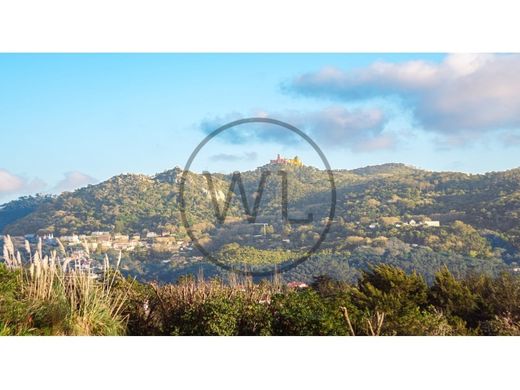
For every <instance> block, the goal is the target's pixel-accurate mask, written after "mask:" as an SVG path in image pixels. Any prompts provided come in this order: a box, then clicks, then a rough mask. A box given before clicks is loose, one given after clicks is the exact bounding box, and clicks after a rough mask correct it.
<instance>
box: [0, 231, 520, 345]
mask: <svg viewBox="0 0 520 390" xmlns="http://www.w3.org/2000/svg"><path fill="white" fill-rule="evenodd" d="M6 247H7V248H6V250H5V251H4V252H5V253H4V258H5V259H6V261H5V264H0V335H135V336H141V335H143V336H148V335H163V336H170V335H208V336H209V335H211V336H268V335H287V336H291V335H316V336H318V335H320V336H326V335H335V336H343V335H352V336H354V335H355V336H377V335H381V336H390V335H431V336H447V335H520V278H519V277H518V276H515V275H510V274H502V275H500V276H498V277H495V278H491V277H489V276H486V275H470V276H468V277H466V278H462V279H457V278H455V277H454V276H453V275H452V274H451V273H449V271H448V270H447V269H445V268H444V269H441V270H440V271H439V272H438V273H437V275H436V278H435V281H434V282H433V284H431V285H428V284H427V283H426V282H425V281H424V280H423V278H422V277H421V276H420V275H418V274H416V273H411V274H409V273H406V272H404V271H403V270H401V269H399V268H396V267H391V266H388V265H380V266H377V267H374V268H373V269H371V270H368V271H365V272H364V273H363V274H362V275H361V277H360V279H359V281H358V282H357V283H356V284H347V283H344V282H339V281H335V280H333V279H331V278H328V277H320V278H317V279H316V281H315V283H313V284H312V286H311V287H308V288H294V287H292V288H291V287H289V286H285V285H282V283H281V282H280V281H279V280H277V279H275V280H273V281H271V282H268V281H263V282H261V283H253V282H252V280H251V279H248V278H245V279H242V280H238V279H237V278H232V277H231V278H230V279H231V280H230V281H229V282H228V283H224V282H222V281H220V280H205V279H204V278H202V277H199V278H192V277H186V278H183V279H181V280H180V281H179V282H178V283H176V284H168V285H158V284H143V283H139V282H137V281H135V280H130V279H124V278H123V277H121V275H120V274H119V273H118V272H117V266H116V269H111V268H110V266H109V264H108V260H106V261H105V267H104V270H103V272H102V275H99V277H98V278H97V279H96V278H94V275H93V273H92V272H91V271H90V270H85V269H82V268H81V267H80V266H78V265H73V264H70V262H69V261H67V260H65V261H62V260H60V259H59V257H58V256H57V255H56V253H53V254H52V255H51V256H43V255H42V253H41V250H38V251H36V253H34V254H31V253H29V257H30V261H29V262H28V263H27V264H25V265H23V264H22V260H21V256H20V255H19V254H15V253H14V249H13V248H12V247H11V246H10V242H9V241H8V242H7V245H6ZM118 263H119V261H118Z"/></svg>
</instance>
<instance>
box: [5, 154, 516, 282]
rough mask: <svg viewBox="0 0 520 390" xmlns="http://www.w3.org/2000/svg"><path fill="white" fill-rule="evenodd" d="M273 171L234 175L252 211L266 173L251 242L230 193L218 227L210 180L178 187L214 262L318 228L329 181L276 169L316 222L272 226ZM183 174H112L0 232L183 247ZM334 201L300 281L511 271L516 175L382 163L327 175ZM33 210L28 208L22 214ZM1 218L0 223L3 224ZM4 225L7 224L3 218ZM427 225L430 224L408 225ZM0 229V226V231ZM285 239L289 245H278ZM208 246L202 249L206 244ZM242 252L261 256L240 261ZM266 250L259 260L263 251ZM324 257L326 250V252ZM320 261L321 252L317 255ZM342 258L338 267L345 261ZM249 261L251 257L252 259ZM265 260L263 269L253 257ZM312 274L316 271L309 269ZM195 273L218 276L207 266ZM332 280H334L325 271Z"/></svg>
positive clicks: (9, 212)
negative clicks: (153, 237) (386, 271)
mask: <svg viewBox="0 0 520 390" xmlns="http://www.w3.org/2000/svg"><path fill="white" fill-rule="evenodd" d="M280 169H281V167H279V166H273V165H267V166H264V167H261V168H258V169H257V170H254V171H248V172H243V173H242V175H241V178H242V180H243V184H244V188H245V192H246V194H247V195H248V199H247V200H248V203H249V206H250V207H252V205H253V204H254V201H255V199H256V198H255V197H256V196H258V185H259V182H260V178H261V177H262V174H263V173H264V172H265V171H266V170H270V171H271V175H270V176H268V178H267V182H266V183H267V184H266V187H265V189H264V192H263V194H262V198H261V202H260V213H259V215H260V217H259V218H260V219H261V220H262V222H267V223H268V224H269V225H268V227H267V228H266V229H265V231H264V232H262V234H265V237H261V238H258V237H256V236H258V233H259V232H258V231H254V229H250V228H249V227H248V226H246V225H247V224H244V221H243V218H241V217H243V205H242V204H241V199H240V193H239V191H238V188H237V187H235V194H236V195H237V196H234V197H232V199H231V203H230V208H229V214H228V216H229V218H228V220H227V223H226V225H225V226H224V227H222V226H219V224H218V223H217V221H216V219H215V210H214V209H213V205H212V201H211V194H210V191H209V190H208V183H207V180H206V178H205V177H204V176H203V175H199V174H191V173H190V174H189V175H188V180H187V183H186V201H187V205H186V206H187V208H188V209H189V212H188V213H187V218H188V220H189V221H190V223H191V224H193V226H194V229H193V230H194V233H195V234H196V235H197V236H198V237H199V238H200V240H201V242H204V243H207V245H208V248H209V249H210V250H211V251H212V253H219V251H223V252H221V254H224V252H225V250H226V248H227V249H229V247H226V245H228V244H239V245H240V247H238V248H237V247H235V252H237V251H238V250H239V251H240V252H242V254H243V255H244V256H238V254H237V253H235V254H233V258H234V259H235V260H236V259H238V258H240V259H243V260H244V263H247V262H249V263H255V262H256V263H258V262H264V263H265V262H266V259H267V258H270V259H271V262H274V263H277V262H280V261H283V256H282V253H283V250H292V251H299V250H301V251H304V250H307V249H309V248H310V247H311V246H312V245H313V244H314V243H315V242H316V241H317V238H318V237H319V235H320V233H321V231H322V229H323V217H325V216H326V215H327V214H328V211H329V207H330V183H329V180H328V175H327V174H326V172H324V171H321V170H318V169H316V168H312V167H283V169H284V170H285V171H287V175H288V186H289V192H288V197H289V199H288V200H289V210H288V211H289V215H291V216H294V217H301V216H302V215H303V216H306V215H307V213H313V214H314V217H315V218H314V221H313V222H312V223H310V224H304V225H292V226H288V225H284V224H283V223H282V221H281V205H280V202H281V194H282V181H281V179H280V176H279V175H278V172H277V171H279V170H280ZM181 174H182V171H181V170H180V169H174V170H171V171H166V172H164V173H162V174H159V175H157V176H155V177H148V176H144V175H121V176H117V177H114V178H112V179H110V180H108V181H106V182H104V183H101V184H98V185H95V186H89V187H86V188H83V189H80V190H77V191H75V192H73V193H64V194H62V195H60V196H59V197H57V198H55V199H54V198H45V200H38V201H32V200H30V199H25V200H20V201H17V202H12V203H10V204H8V205H6V206H5V207H4V208H3V209H2V210H0V221H4V222H3V223H4V225H5V224H6V223H8V222H10V224H9V225H7V226H4V229H3V230H4V232H5V233H11V234H13V235H21V234H25V233H36V232H53V233H55V234H57V235H63V234H70V233H88V232H92V231H95V230H108V231H113V232H123V233H135V232H143V231H147V230H148V231H168V232H172V233H175V234H177V236H178V237H181V238H183V239H184V238H186V237H185V234H186V232H185V231H184V229H183V228H182V227H181V226H182V224H181V220H180V204H179V184H180V176H181ZM334 177H335V183H336V188H337V194H338V198H337V199H338V202H337V212H336V218H335V221H334V223H333V225H332V229H331V231H330V233H329V235H328V236H327V238H326V240H325V242H324V243H323V245H322V249H323V250H324V252H323V253H322V254H319V255H318V254H317V255H316V256H315V258H314V259H311V261H309V262H307V263H305V264H304V265H302V266H301V267H299V268H298V269H297V270H294V272H293V273H291V274H290V275H292V276H293V277H294V278H298V279H300V280H305V281H309V280H311V279H312V278H313V277H314V276H316V272H317V271H318V270H319V271H321V272H322V273H323V274H332V275H333V276H336V277H338V278H340V279H342V280H350V281H352V280H355V278H357V277H358V276H359V271H360V270H363V269H366V267H367V266H369V265H371V264H379V263H385V264H393V265H397V266H399V267H402V268H404V269H406V270H412V269H416V270H418V271H419V272H421V274H422V275H423V276H424V277H426V278H427V279H428V280H432V278H433V273H434V271H435V270H436V269H438V267H440V266H443V265H446V266H448V268H449V269H450V271H452V272H455V273H457V272H460V274H461V275H463V274H465V273H466V272H467V271H470V270H475V271H478V272H488V273H495V272H496V271H497V270H499V269H500V268H501V267H503V266H505V265H509V266H511V267H514V266H516V265H515V263H519V262H520V254H519V253H520V252H519V250H520V241H519V237H520V230H519V229H520V228H519V227H518V217H519V216H520V214H519V213H520V170H519V169H515V170H510V171H507V172H492V173H488V174H485V175H467V174H462V173H453V172H428V171H423V170H419V169H415V168H413V167H409V166H405V165H402V164H385V165H381V166H374V167H366V168H360V169H355V170H351V171H348V170H337V171H334ZM230 180H231V175H223V174H215V175H213V184H214V186H215V190H216V196H217V198H218V199H219V204H220V208H221V210H220V211H222V207H223V205H224V199H225V194H226V193H227V191H228V189H229V185H230ZM31 207H32V208H31ZM2 218H3V219H2ZM13 219H14V220H13ZM412 219H413V220H415V221H417V222H418V223H420V222H422V221H427V220H429V219H433V220H439V221H440V222H441V226H440V227H425V226H418V225H416V226H413V225H410V224H408V222H410V221H411V220H412ZM0 226H2V225H1V224H0ZM283 240H285V241H287V242H288V243H286V244H282V241H283ZM205 245H206V244H205ZM247 247H255V248H257V249H258V251H260V252H255V251H252V252H251V253H246V252H247V249H244V248H247ZM267 250H269V251H271V252H272V253H271V254H269V256H267V253H266V252H263V253H262V252H261V251H267ZM327 251H328V252H327ZM324 253H328V254H327V255H325V254H324ZM154 256H155V255H154V254H151V253H147V254H144V253H136V254H133V255H132V257H133V259H135V260H137V259H139V260H141V261H142V262H143V263H144V262H149V263H150V264H137V263H136V262H134V263H133V265H135V267H133V271H135V274H138V275H141V276H142V277H143V278H146V276H145V275H144V274H143V273H145V272H150V275H152V276H151V277H153V278H155V277H157V276H158V277H159V279H160V280H163V281H175V278H177V277H179V276H182V275H184V274H185V273H186V272H192V271H193V270H194V269H195V268H197V267H198V268H200V267H201V265H200V264H199V263H197V262H196V263H195V264H194V263H192V262H191V260H190V259H189V258H187V259H186V262H183V263H177V262H172V263H171V264H167V265H162V264H160V263H158V262H156V261H155V259H157V258H160V259H161V260H163V259H165V258H167V254H157V256H156V257H155V258H154ZM347 258H348V259H349V260H348V261H345V259H347ZM255 259H256V260H255ZM260 259H263V260H260ZM313 267H314V271H312V270H311V268H313ZM203 268H204V272H207V273H209V274H211V275H213V274H218V271H215V270H214V268H213V267H212V265H209V264H203ZM334 272H335V273H336V274H334Z"/></svg>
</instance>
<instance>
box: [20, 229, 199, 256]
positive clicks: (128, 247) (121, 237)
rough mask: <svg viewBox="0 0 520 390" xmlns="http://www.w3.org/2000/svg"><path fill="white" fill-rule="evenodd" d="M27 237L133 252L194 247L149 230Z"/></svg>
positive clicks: (67, 245)
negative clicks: (139, 249) (129, 232)
mask: <svg viewBox="0 0 520 390" xmlns="http://www.w3.org/2000/svg"><path fill="white" fill-rule="evenodd" d="M25 239H26V240H28V241H29V242H36V241H38V240H39V239H41V240H42V242H43V243H44V244H45V245H49V246H58V245H59V243H58V240H59V242H61V244H62V245H63V246H66V247H75V246H82V247H86V248H88V250H91V251H96V250H101V251H107V250H111V249H112V250H120V251H127V252H131V251H134V250H136V249H138V248H147V249H157V250H172V251H173V250H174V251H180V252H184V251H186V252H188V251H192V250H193V247H192V245H191V244H190V243H186V242H185V241H183V240H178V239H177V237H176V236H174V235H171V234H167V233H164V234H158V233H155V232H148V233H146V234H144V235H142V236H141V235H139V234H134V235H127V234H119V233H110V232H105V231H97V232H92V233H91V234H88V235H87V234H72V235H69V236H61V237H59V238H57V237H54V235H53V234H45V235H42V236H38V235H36V234H28V235H26V236H25Z"/></svg>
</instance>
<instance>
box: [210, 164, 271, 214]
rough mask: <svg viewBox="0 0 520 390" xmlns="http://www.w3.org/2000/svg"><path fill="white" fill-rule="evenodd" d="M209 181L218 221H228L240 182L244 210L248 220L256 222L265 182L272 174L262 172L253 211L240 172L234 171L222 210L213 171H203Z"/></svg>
mask: <svg viewBox="0 0 520 390" xmlns="http://www.w3.org/2000/svg"><path fill="white" fill-rule="evenodd" d="M202 174H203V175H204V177H205V178H206V181H207V182H208V187H209V191H210V194H211V202H212V203H213V208H214V210H215V217H216V218H217V221H218V223H220V224H223V223H224V222H225V221H226V217H227V213H228V210H229V205H230V203H231V198H232V197H233V194H234V190H235V186H236V184H237V183H238V189H239V191H240V196H241V198H242V205H243V206H244V210H245V212H246V215H247V220H248V222H249V223H255V222H256V217H257V215H258V209H259V208H260V202H261V200H262V195H263V193H264V188H265V183H266V181H267V177H268V176H269V175H270V174H271V172H269V171H264V172H262V176H261V178H260V184H259V185H258V191H257V193H256V197H255V203H254V206H253V212H252V213H251V210H250V208H249V203H248V201H247V195H246V191H245V189H244V183H243V182H242V176H241V175H240V172H235V173H233V178H232V179H231V185H230V186H229V190H228V193H227V195H226V201H225V203H224V209H223V210H222V212H220V207H219V205H218V201H217V193H216V191H215V186H214V185H213V178H212V177H211V173H209V172H203V173H202Z"/></svg>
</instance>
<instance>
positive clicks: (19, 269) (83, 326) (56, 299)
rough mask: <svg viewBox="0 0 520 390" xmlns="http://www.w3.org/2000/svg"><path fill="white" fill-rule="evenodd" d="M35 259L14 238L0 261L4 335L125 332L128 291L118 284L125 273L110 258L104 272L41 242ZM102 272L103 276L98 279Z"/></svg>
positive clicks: (0, 321) (0, 313)
mask: <svg viewBox="0 0 520 390" xmlns="http://www.w3.org/2000/svg"><path fill="white" fill-rule="evenodd" d="M27 251H28V253H29V256H30V259H31V260H30V265H28V266H24V264H23V263H22V259H21V255H20V253H19V252H18V253H16V254H15V251H14V247H13V245H12V242H11V241H10V239H9V238H7V240H6V245H5V248H4V258H5V265H4V264H1V265H0V332H1V333H2V334H3V335H78V336H90V335H114V336H115V335H123V334H125V332H126V317H125V316H124V315H122V314H121V310H122V308H123V305H124V304H125V301H126V295H127V294H126V293H125V292H124V291H122V290H120V289H119V290H118V289H115V288H114V285H115V282H116V279H117V278H119V276H118V273H117V270H111V268H110V266H109V263H108V260H106V262H105V267H104V270H103V273H102V275H95V274H94V273H93V272H92V271H91V270H85V269H82V268H81V266H80V265H79V264H71V261H70V259H66V260H64V261H61V260H60V259H59V257H58V256H57V254H56V252H53V253H52V254H51V255H50V256H44V255H43V253H42V251H41V246H39V248H38V250H37V251H36V252H35V253H34V254H33V253H31V252H30V247H29V246H28V245H27ZM98 277H99V279H100V280H97V278H98Z"/></svg>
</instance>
